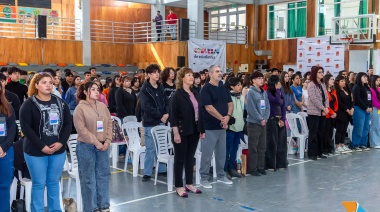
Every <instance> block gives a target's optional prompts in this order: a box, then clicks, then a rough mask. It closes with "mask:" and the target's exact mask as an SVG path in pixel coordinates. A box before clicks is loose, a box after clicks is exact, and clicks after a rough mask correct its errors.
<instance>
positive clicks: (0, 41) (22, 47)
mask: <svg viewBox="0 0 380 212" xmlns="http://www.w3.org/2000/svg"><path fill="white" fill-rule="evenodd" d="M0 46H1V48H0V61H1V62H5V63H9V62H14V63H18V62H26V63H35V64H41V63H42V58H41V56H42V46H41V40H36V39H21V38H0Z"/></svg>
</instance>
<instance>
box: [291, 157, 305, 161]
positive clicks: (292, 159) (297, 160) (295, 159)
mask: <svg viewBox="0 0 380 212" xmlns="http://www.w3.org/2000/svg"><path fill="white" fill-rule="evenodd" d="M288 160H297V161H305V160H300V159H294V158H288Z"/></svg>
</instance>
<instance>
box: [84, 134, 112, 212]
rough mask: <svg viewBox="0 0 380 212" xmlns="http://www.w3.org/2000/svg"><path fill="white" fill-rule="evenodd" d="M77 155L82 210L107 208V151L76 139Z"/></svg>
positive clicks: (108, 200) (108, 164)
mask: <svg viewBox="0 0 380 212" xmlns="http://www.w3.org/2000/svg"><path fill="white" fill-rule="evenodd" d="M77 157H78V171H79V180H80V188H81V191H82V202H83V211H84V212H86V211H93V210H95V209H101V208H109V207H110V188H109V187H110V176H111V171H110V160H109V157H108V151H105V152H103V151H100V150H98V149H96V147H95V146H94V145H91V144H87V143H84V142H79V141H78V144H77Z"/></svg>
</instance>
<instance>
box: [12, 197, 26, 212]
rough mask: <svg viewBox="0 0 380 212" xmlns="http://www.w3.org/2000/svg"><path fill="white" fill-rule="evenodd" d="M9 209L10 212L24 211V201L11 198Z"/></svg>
mask: <svg viewBox="0 0 380 212" xmlns="http://www.w3.org/2000/svg"><path fill="white" fill-rule="evenodd" d="M11 211H12V212H26V207H25V201H24V200H23V199H16V200H13V202H12V206H11Z"/></svg>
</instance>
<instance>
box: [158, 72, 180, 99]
mask: <svg viewBox="0 0 380 212" xmlns="http://www.w3.org/2000/svg"><path fill="white" fill-rule="evenodd" d="M175 78H176V74H175V71H174V69H173V68H172V67H166V68H165V69H164V70H163V71H162V73H161V83H162V85H163V86H164V92H165V96H166V97H167V98H168V99H170V97H171V96H172V95H173V93H174V92H175V90H176V87H175V83H174V81H175Z"/></svg>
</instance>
